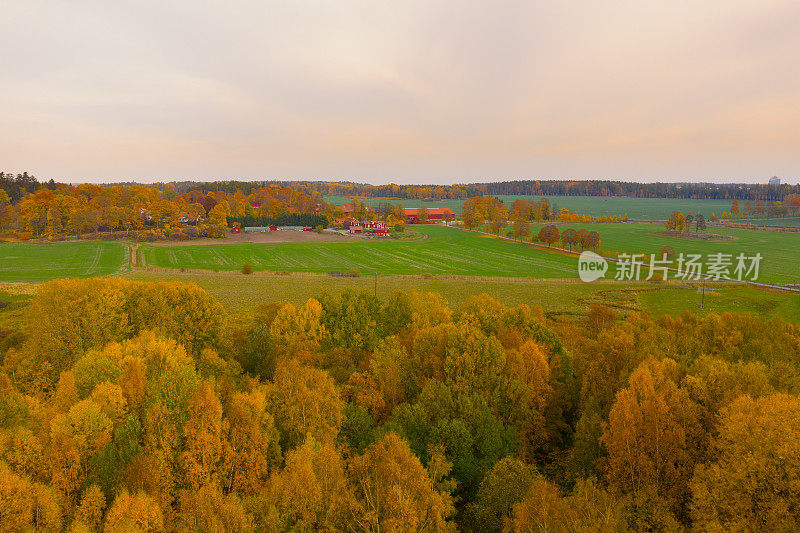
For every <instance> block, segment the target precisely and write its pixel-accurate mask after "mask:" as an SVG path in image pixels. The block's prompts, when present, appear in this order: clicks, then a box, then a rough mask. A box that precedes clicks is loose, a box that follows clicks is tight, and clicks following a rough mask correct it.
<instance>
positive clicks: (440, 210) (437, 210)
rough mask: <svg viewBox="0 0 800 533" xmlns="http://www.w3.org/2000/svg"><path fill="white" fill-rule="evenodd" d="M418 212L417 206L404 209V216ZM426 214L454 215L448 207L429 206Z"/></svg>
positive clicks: (414, 214)
mask: <svg viewBox="0 0 800 533" xmlns="http://www.w3.org/2000/svg"><path fill="white" fill-rule="evenodd" d="M418 214H419V209H417V208H411V209H406V216H416V215H418ZM428 215H429V216H430V215H455V213H454V212H453V210H452V209H450V208H449V207H429V208H428Z"/></svg>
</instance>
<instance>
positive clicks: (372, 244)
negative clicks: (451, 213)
mask: <svg viewBox="0 0 800 533" xmlns="http://www.w3.org/2000/svg"><path fill="white" fill-rule="evenodd" d="M567 227H572V228H575V229H580V228H586V229H587V230H592V229H594V230H597V231H598V232H599V233H600V236H601V238H602V243H601V246H600V247H601V249H602V250H605V251H610V252H613V251H618V252H627V253H645V254H648V255H649V254H651V253H655V252H656V251H657V250H658V249H659V248H660V247H662V246H664V245H670V246H672V247H673V248H675V250H676V252H678V253H680V252H683V253H687V254H689V253H692V254H698V253H699V254H702V255H707V254H711V253H717V252H722V253H728V254H733V255H734V256H735V255H738V254H740V253H744V254H745V255H747V256H752V255H754V254H756V253H758V252H760V253H761V255H762V262H761V268H760V275H759V278H758V280H759V281H762V282H766V283H797V282H798V278H799V277H800V276H798V269H797V265H798V264H800V235H795V234H789V233H777V232H761V231H748V230H733V229H727V228H725V229H721V230H720V229H719V228H714V230H713V231H721V232H722V233H723V234H725V235H728V236H732V237H734V238H735V240H730V241H699V240H694V239H686V238H679V237H668V236H661V235H656V232H659V231H662V230H663V228H662V227H661V226H660V225H656V224H563V225H561V226H560V229H561V230H562V231H563V230H564V229H566V228H567ZM538 228H539V227H538V226H536V225H534V226H532V230H533V232H534V234H536V233H537V232H538ZM414 229H415V230H416V231H420V232H423V233H425V234H426V235H427V236H428V238H427V239H425V240H416V241H409V242H397V241H392V240H386V241H380V240H375V241H367V242H365V241H358V242H330V243H313V244H312V243H282V244H232V245H227V244H225V245H214V246H143V247H142V248H141V249H140V251H139V253H140V264H142V265H144V266H148V267H155V268H173V269H178V268H186V269H197V270H215V269H216V270H223V271H224V270H239V269H240V268H241V266H242V264H244V263H250V265H251V266H252V267H253V269H254V270H257V271H259V270H268V271H286V272H316V273H328V272H333V271H337V272H349V271H352V270H355V271H358V272H360V273H361V274H374V273H376V272H377V273H379V274H384V275H397V274H411V275H413V274H436V275H460V276H490V277H495V276H499V277H531V278H545V279H547V278H569V279H574V278H576V276H577V266H576V265H577V261H576V259H575V257H573V256H569V255H566V254H562V253H558V252H553V251H548V250H543V249H541V248H537V247H533V246H529V245H524V244H520V243H515V242H509V241H504V240H500V239H496V238H491V237H487V236H484V235H481V234H478V233H473V232H467V231H462V230H458V229H454V228H448V227H443V226H415V227H414Z"/></svg>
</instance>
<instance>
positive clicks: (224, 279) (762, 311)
mask: <svg viewBox="0 0 800 533" xmlns="http://www.w3.org/2000/svg"><path fill="white" fill-rule="evenodd" d="M125 277H127V278H130V279H136V280H142V281H161V280H176V281H185V282H193V283H197V284H198V285H199V286H201V287H203V288H204V289H206V290H207V291H208V292H209V293H211V294H212V295H213V296H214V297H215V298H217V299H218V300H219V301H220V302H221V303H222V304H223V305H224V306H225V307H226V308H227V309H228V310H229V311H231V312H234V313H238V312H247V311H250V310H252V309H254V308H255V307H256V306H257V305H259V304H261V303H267V302H272V301H288V302H292V303H295V304H301V303H303V302H305V301H306V300H307V299H308V298H313V297H316V296H319V294H320V293H322V292H323V291H327V292H329V293H331V294H339V293H341V292H342V291H344V290H346V289H354V290H358V291H360V290H367V291H375V292H376V294H377V295H378V297H380V298H385V297H387V296H389V295H390V294H391V293H392V292H393V291H394V290H397V289H402V290H419V291H426V292H427V291H430V292H437V293H440V294H442V296H444V298H445V299H447V301H448V302H449V303H450V304H451V305H452V306H454V307H458V306H460V305H461V304H462V303H463V301H464V300H465V299H466V298H467V297H468V296H470V295H472V294H480V293H482V292H485V293H487V294H489V295H491V296H492V297H493V298H497V299H498V300H500V301H502V302H503V303H505V304H506V305H519V304H522V303H525V304H529V305H541V306H542V308H543V309H544V310H545V312H547V313H549V314H550V315H551V316H553V317H558V316H567V317H568V316H576V315H583V314H585V313H586V311H587V309H588V306H589V305H590V304H593V303H597V304H603V305H608V306H610V307H613V308H615V309H617V310H618V311H621V312H629V311H634V310H644V311H648V312H650V313H651V314H654V315H661V314H669V315H677V314H680V313H681V312H683V311H691V312H693V313H696V314H699V315H703V316H704V315H706V314H708V313H710V312H715V313H722V312H725V311H735V312H747V313H752V314H755V315H760V316H765V317H773V316H779V317H781V318H784V319H786V320H789V321H792V322H795V323H800V298H798V297H797V295H796V294H790V293H785V292H770V291H764V290H760V289H756V288H752V287H744V286H731V285H727V286H716V287H709V288H708V290H707V292H706V297H705V307H704V308H703V309H700V308H699V304H700V298H701V295H700V293H699V292H698V289H697V287H696V286H692V285H686V284H681V285H676V284H673V283H662V284H652V283H609V282H605V283H597V282H596V283H580V282H564V281H546V280H528V279H500V278H496V279H486V280H484V279H452V278H450V279H448V278H443V279H440V278H434V279H425V278H422V277H402V276H384V277H378V278H377V279H376V278H375V277H374V276H362V277H358V278H334V277H330V276H325V275H316V274H297V275H289V276H276V275H271V274H254V275H251V276H246V275H244V274H239V273H234V272H218V273H215V272H206V273H198V272H178V271H172V272H150V271H139V270H137V271H132V272H129V273H128V274H126V275H125Z"/></svg>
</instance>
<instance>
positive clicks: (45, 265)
mask: <svg viewBox="0 0 800 533" xmlns="http://www.w3.org/2000/svg"><path fill="white" fill-rule="evenodd" d="M128 253H129V248H128V245H127V244H123V243H118V242H65V243H53V244H29V243H3V244H0V281H28V282H31V281H32V282H36V281H44V280H48V279H53V278H63V277H72V278H86V277H91V276H107V275H109V274H113V273H116V272H119V271H120V270H121V269H123V268H125V267H127V265H128V257H129V256H128Z"/></svg>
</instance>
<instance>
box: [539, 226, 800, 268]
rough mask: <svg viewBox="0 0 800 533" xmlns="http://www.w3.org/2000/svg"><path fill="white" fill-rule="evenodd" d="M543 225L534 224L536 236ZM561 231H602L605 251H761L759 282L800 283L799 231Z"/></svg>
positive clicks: (620, 228) (648, 228)
mask: <svg viewBox="0 0 800 533" xmlns="http://www.w3.org/2000/svg"><path fill="white" fill-rule="evenodd" d="M540 227H541V225H535V224H534V225H532V226H531V232H532V233H533V235H536V234H538V232H539V228H540ZM558 228H559V231H564V230H565V229H567V228H573V229H575V230H578V229H581V228H583V229H586V230H587V231H591V230H595V231H597V232H598V233H600V238H601V244H600V248H601V249H602V250H603V251H606V252H625V253H644V254H646V255H647V256H648V257H649V254H652V253H655V252H657V251H658V249H659V248H661V247H662V246H667V245H668V246H672V247H673V248H674V249H675V252H676V253H681V252H683V253H684V254H702V255H706V254H712V253H718V252H719V253H726V254H733V255H734V256H736V255H738V254H740V253H743V254H745V255H746V256H753V255H755V254H756V253H761V256H762V259H761V265H760V274H759V277H758V281H761V282H764V283H798V281H800V269H798V265H800V234H795V233H780V232H772V231H753V230H739V229H729V228H718V227H714V228H710V229H708V230H707V231H706V233H719V234H722V235H724V236H729V237H733V238H734V239H735V240H726V241H701V240H696V239H688V238H683V237H668V236H664V235H656V232H660V231H664V227H663V226H661V225H657V224H559V226H558Z"/></svg>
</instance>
